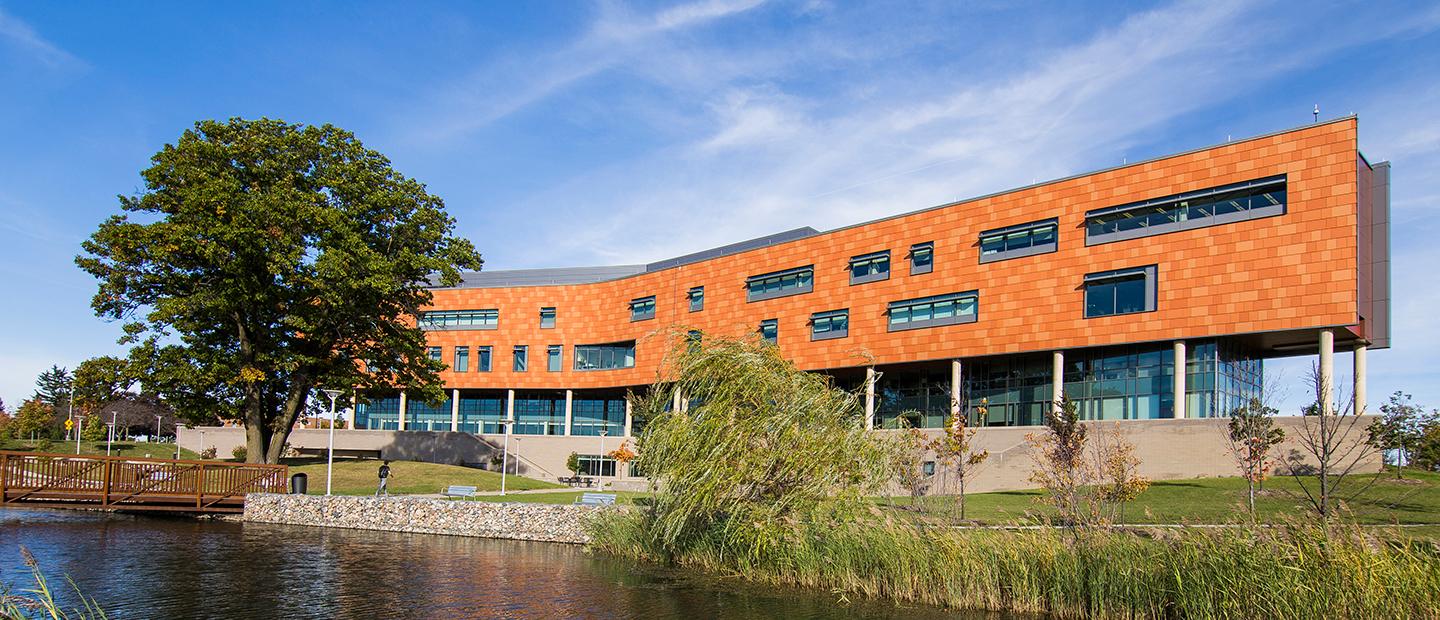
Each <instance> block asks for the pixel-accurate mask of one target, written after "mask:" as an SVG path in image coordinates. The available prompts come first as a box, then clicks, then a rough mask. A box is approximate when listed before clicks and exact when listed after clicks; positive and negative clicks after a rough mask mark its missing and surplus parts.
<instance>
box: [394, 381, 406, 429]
mask: <svg viewBox="0 0 1440 620" xmlns="http://www.w3.org/2000/svg"><path fill="white" fill-rule="evenodd" d="M405 408H406V402H405V391H404V390H401V391H400V412H399V421H398V422H397V424H396V428H398V429H400V430H402V431H403V430H405Z"/></svg>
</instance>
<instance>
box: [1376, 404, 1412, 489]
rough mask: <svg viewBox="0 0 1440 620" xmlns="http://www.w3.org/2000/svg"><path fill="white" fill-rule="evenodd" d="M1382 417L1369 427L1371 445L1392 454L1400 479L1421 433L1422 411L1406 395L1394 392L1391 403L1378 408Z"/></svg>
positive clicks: (1396, 475) (1396, 474) (1396, 473)
mask: <svg viewBox="0 0 1440 620" xmlns="http://www.w3.org/2000/svg"><path fill="white" fill-rule="evenodd" d="M1380 413H1381V414H1382V417H1381V418H1380V420H1379V421H1378V422H1375V423H1374V424H1372V425H1370V429H1369V432H1370V436H1369V441H1370V445H1372V446H1374V447H1375V448H1376V449H1378V450H1384V451H1393V452H1394V453H1395V477H1396V478H1403V477H1404V470H1405V465H1407V464H1409V463H1410V457H1411V452H1412V451H1414V449H1415V445H1416V444H1417V443H1418V442H1419V441H1420V434H1421V432H1423V431H1424V424H1425V419H1424V417H1425V409H1424V408H1423V407H1421V406H1420V405H1417V404H1415V402H1414V400H1412V397H1411V396H1410V395H1409V394H1406V393H1404V392H1401V391H1400V390H1395V393H1394V394H1391V395H1390V402H1388V403H1385V404H1383V405H1380Z"/></svg>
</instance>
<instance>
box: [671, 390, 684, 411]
mask: <svg viewBox="0 0 1440 620" xmlns="http://www.w3.org/2000/svg"><path fill="white" fill-rule="evenodd" d="M684 403H685V398H684V397H682V396H681V395H680V388H675V391H674V392H671V393H670V410H671V411H674V412H675V413H680V412H681V411H684V409H683V408H682V407H683V406H684Z"/></svg>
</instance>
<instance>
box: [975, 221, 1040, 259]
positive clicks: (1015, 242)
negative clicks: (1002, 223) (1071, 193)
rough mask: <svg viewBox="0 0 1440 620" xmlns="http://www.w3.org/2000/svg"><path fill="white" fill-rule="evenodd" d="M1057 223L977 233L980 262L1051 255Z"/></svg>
mask: <svg viewBox="0 0 1440 620" xmlns="http://www.w3.org/2000/svg"><path fill="white" fill-rule="evenodd" d="M1059 228H1060V226H1059V223H1058V220H1056V219H1055V218H1051V219H1048V220H1042V221H1038V222H1029V223H1026V224H1019V225H1016V226H1008V227H1005V228H997V229H995V230H989V231H985V232H982V233H980V262H981V263H989V262H994V261H998V260H1006V259H1010V258H1020V257H1023V256H1034V255H1036V254H1046V253H1049V252H1054V251H1055V250H1056V248H1057V239H1058V236H1059V235H1058V233H1059Z"/></svg>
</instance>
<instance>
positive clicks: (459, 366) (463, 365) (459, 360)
mask: <svg viewBox="0 0 1440 620" xmlns="http://www.w3.org/2000/svg"><path fill="white" fill-rule="evenodd" d="M451 369H452V370H454V371H455V372H470V347H455V364H454V365H452V366H451Z"/></svg>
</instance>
